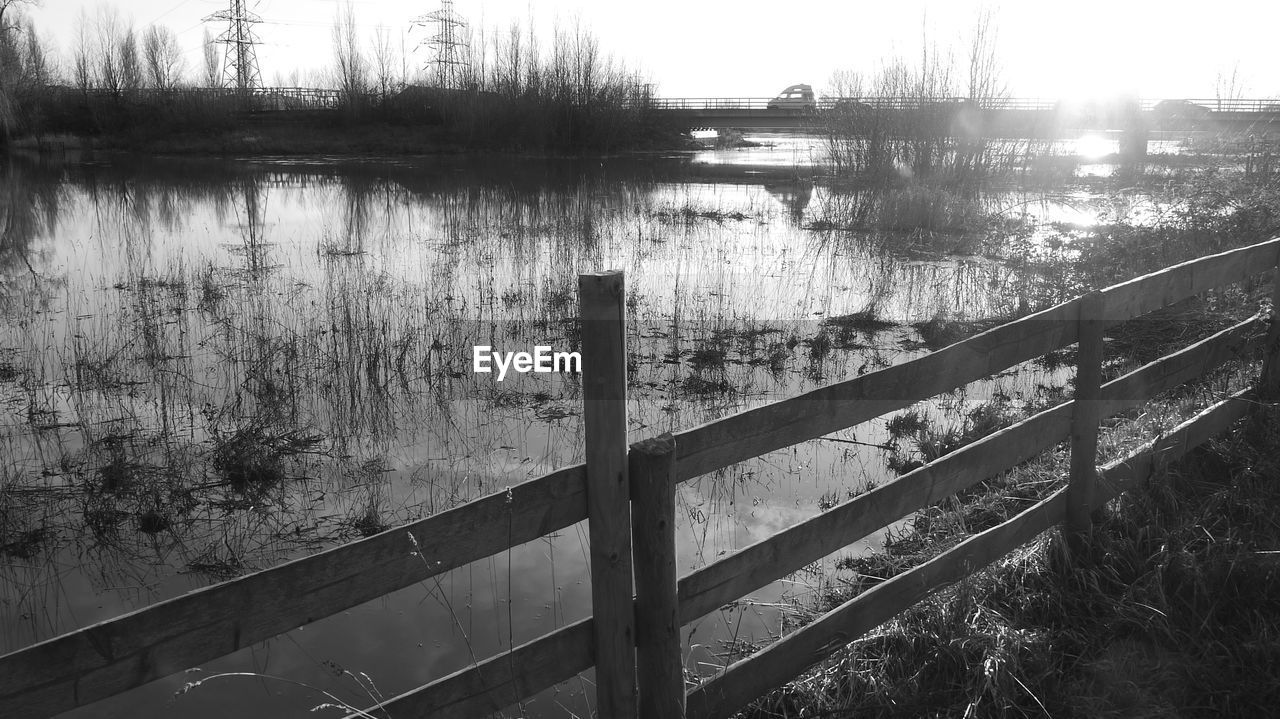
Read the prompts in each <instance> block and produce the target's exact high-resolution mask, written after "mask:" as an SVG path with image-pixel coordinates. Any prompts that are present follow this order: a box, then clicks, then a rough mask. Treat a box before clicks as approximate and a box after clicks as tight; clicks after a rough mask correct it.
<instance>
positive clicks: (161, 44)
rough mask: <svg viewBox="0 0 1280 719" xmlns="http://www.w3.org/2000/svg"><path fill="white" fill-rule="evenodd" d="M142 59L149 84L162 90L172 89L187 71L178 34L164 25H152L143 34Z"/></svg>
mask: <svg viewBox="0 0 1280 719" xmlns="http://www.w3.org/2000/svg"><path fill="white" fill-rule="evenodd" d="M142 60H143V64H144V66H145V69H146V80H147V84H148V85H150V86H151V87H154V88H158V89H160V90H169V89H172V88H173V87H174V86H176V85H177V84H178V82H179V81H181V79H182V75H183V73H184V72H186V66H187V60H186V58H185V57H183V55H182V48H181V47H179V45H178V36H177V34H176V33H174V31H173V30H171V29H170V28H167V27H164V26H162V25H152V26H151V27H149V28H147V30H146V32H144V33H143V34H142Z"/></svg>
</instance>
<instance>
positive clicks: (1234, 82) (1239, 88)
mask: <svg viewBox="0 0 1280 719" xmlns="http://www.w3.org/2000/svg"><path fill="white" fill-rule="evenodd" d="M1244 89H1245V88H1244V82H1243V81H1241V79H1240V63H1239V61H1237V62H1235V63H1234V64H1232V65H1231V70H1230V71H1226V70H1219V71H1218V77H1217V78H1216V79H1215V80H1214V83H1213V92H1214V97H1216V98H1217V99H1218V109H1219V110H1222V109H1224V108H1223V107H1222V102H1223V101H1224V100H1227V101H1230V100H1239V99H1240V98H1242V97H1244Z"/></svg>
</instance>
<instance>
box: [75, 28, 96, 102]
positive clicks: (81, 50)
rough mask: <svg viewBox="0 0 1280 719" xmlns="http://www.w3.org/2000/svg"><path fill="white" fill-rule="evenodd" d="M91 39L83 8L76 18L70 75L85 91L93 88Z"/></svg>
mask: <svg viewBox="0 0 1280 719" xmlns="http://www.w3.org/2000/svg"><path fill="white" fill-rule="evenodd" d="M92 53H93V39H92V37H91V36H90V34H89V16H88V14H87V13H86V12H85V10H84V8H80V14H79V15H77V16H76V25H75V48H74V49H73V50H72V57H71V63H72V74H73V75H74V76H75V81H76V86H78V87H79V88H80V89H81V90H85V91H87V90H88V89H89V88H90V87H92V86H93V58H92Z"/></svg>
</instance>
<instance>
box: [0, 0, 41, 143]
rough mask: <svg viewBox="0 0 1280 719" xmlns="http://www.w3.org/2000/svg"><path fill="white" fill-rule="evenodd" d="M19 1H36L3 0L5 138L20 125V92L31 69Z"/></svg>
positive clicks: (0, 91)
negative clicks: (24, 40)
mask: <svg viewBox="0 0 1280 719" xmlns="http://www.w3.org/2000/svg"><path fill="white" fill-rule="evenodd" d="M20 3H21V4H23V5H32V4H34V3H33V2H31V0H0V129H3V138H4V140H6V141H7V140H8V138H9V134H10V131H11V128H12V127H13V126H15V125H17V124H18V116H19V110H18V104H19V100H18V97H17V95H18V94H19V93H20V92H21V88H22V86H23V85H25V84H27V81H28V80H29V70H30V68H29V67H27V63H26V62H25V61H24V57H23V52H22V44H21V40H22V25H23V23H22V19H21V16H20V15H18V11H17V10H16V9H15V8H16V7H17V6H18V5H19V4H20ZM11 11H12V12H11ZM28 30H30V26H28Z"/></svg>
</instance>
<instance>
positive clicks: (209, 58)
mask: <svg viewBox="0 0 1280 719" xmlns="http://www.w3.org/2000/svg"><path fill="white" fill-rule="evenodd" d="M200 47H201V58H202V59H203V60H204V67H203V68H202V69H203V70H204V84H205V85H206V86H208V87H220V86H221V85H222V58H221V57H220V56H219V55H218V44H217V43H216V42H214V40H213V35H211V34H210V33H209V28H207V27H206V28H205V29H204V41H203V44H202V45H201V46H200Z"/></svg>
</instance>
